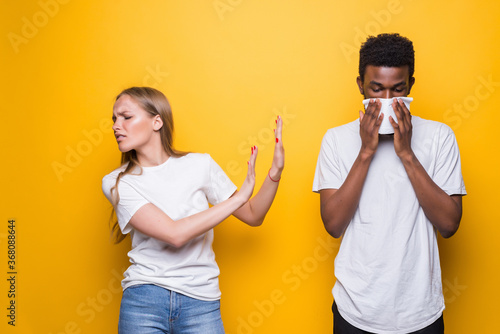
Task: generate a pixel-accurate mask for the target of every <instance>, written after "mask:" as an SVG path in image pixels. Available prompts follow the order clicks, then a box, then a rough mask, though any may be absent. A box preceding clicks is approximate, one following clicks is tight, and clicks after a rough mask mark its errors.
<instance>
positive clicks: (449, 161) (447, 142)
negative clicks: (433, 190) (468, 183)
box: [433, 124, 467, 195]
mask: <svg viewBox="0 0 500 334" xmlns="http://www.w3.org/2000/svg"><path fill="white" fill-rule="evenodd" d="M433 180H434V182H435V183H436V184H437V185H438V186H439V187H440V188H441V189H443V191H444V192H446V193H447V194H448V195H466V194H467V192H466V190H465V185H464V180H463V177H462V165H461V162H460V151H459V149H458V144H457V141H456V138H455V134H454V133H453V131H452V130H451V128H449V127H448V126H447V125H444V124H443V126H442V128H441V129H440V146H439V148H438V152H437V157H436V168H435V172H434V176H433Z"/></svg>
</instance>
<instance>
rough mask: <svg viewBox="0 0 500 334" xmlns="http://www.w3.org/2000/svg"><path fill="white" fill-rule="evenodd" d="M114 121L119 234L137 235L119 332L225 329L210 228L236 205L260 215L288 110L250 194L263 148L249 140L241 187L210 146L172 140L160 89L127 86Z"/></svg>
mask: <svg viewBox="0 0 500 334" xmlns="http://www.w3.org/2000/svg"><path fill="white" fill-rule="evenodd" d="M113 121H114V125H113V131H114V133H115V137H116V141H117V142H118V148H119V150H120V151H121V152H122V163H123V164H122V166H121V167H120V168H118V169H116V170H115V171H113V172H111V173H110V174H108V175H106V176H105V177H104V178H103V181H102V187H103V192H104V194H105V195H106V197H107V198H108V200H109V201H110V202H111V203H112V204H113V207H114V210H115V212H116V216H117V218H118V220H117V222H115V225H114V226H113V231H114V232H115V233H117V234H118V236H117V240H118V241H121V240H122V239H123V238H124V235H125V234H127V233H130V234H131V237H132V250H131V251H130V252H129V253H128V255H129V257H130V262H131V263H132V264H131V265H130V267H129V268H128V269H127V270H126V272H125V274H124V276H125V278H124V280H123V281H122V286H123V289H124V292H123V297H122V302H121V307H120V319H119V325H118V327H119V333H122V334H127V333H205V334H207V333H224V328H223V325H222V320H221V316H220V303H219V299H220V290H219V285H218V274H219V268H218V267H217V264H216V262H215V256H214V253H213V250H212V241H213V230H212V228H213V227H215V226H216V225H218V224H219V223H221V222H222V221H223V220H224V219H226V218H227V217H229V216H230V215H231V214H232V215H234V216H235V217H237V218H238V219H240V220H241V221H243V222H245V223H247V224H248V225H250V226H259V225H260V224H262V222H263V220H264V217H265V215H266V213H267V211H268V210H269V208H270V207H271V204H272V202H273V200H274V197H275V195H276V191H277V189H278V184H279V180H280V178H281V172H282V170H283V167H284V150H283V144H282V141H281V129H282V120H281V118H280V117H278V119H277V121H276V127H277V128H276V131H275V133H276V145H275V150H274V158H273V162H272V165H271V168H270V169H269V173H268V176H267V177H266V179H265V181H264V183H263V184H262V187H261V188H260V190H259V192H258V193H257V194H256V195H255V196H254V197H252V198H251V196H252V193H253V190H254V186H255V160H256V158H257V152H258V148H257V147H255V146H254V147H252V148H251V155H250V159H249V161H248V172H247V175H246V179H245V181H244V182H243V185H242V186H241V189H240V191H237V190H236V186H235V185H234V184H233V183H232V182H231V180H229V178H228V177H227V176H226V174H225V173H224V172H223V171H222V169H221V168H220V167H219V166H218V165H217V164H216V163H215V162H214V161H213V160H212V158H211V157H210V156H209V155H208V154H197V153H184V152H179V151H177V150H175V149H174V148H173V146H172V137H173V136H172V134H173V128H174V127H173V119H172V113H171V110H170V105H169V103H168V101H167V99H166V97H165V96H164V95H163V94H162V93H161V92H159V91H158V90H156V89H153V88H148V87H132V88H129V89H126V90H124V91H123V92H121V93H120V94H119V95H118V96H117V98H116V101H115V104H114V107H113ZM209 203H210V204H212V205H213V206H212V207H210V208H209ZM122 233H123V234H122Z"/></svg>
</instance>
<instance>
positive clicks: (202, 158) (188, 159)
mask: <svg viewBox="0 0 500 334" xmlns="http://www.w3.org/2000/svg"><path fill="white" fill-rule="evenodd" d="M176 160H178V161H179V162H185V163H203V162H207V161H210V160H212V157H211V156H210V154H208V153H196V152H194V153H193V152H190V153H188V154H186V155H183V156H181V157H177V158H176Z"/></svg>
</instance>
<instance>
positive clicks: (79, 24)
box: [0, 0, 500, 334]
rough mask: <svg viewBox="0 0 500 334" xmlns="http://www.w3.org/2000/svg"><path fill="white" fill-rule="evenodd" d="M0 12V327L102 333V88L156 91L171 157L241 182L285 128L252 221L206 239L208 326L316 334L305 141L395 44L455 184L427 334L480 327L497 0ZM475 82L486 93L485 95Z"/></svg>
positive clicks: (110, 281) (494, 217)
mask: <svg viewBox="0 0 500 334" xmlns="http://www.w3.org/2000/svg"><path fill="white" fill-rule="evenodd" d="M2 7H3V8H2V11H1V14H0V37H1V38H0V48H1V49H0V50H1V52H0V57H1V59H0V69H1V70H0V73H1V78H2V82H1V84H0V85H1V88H0V98H1V99H0V105H1V118H2V121H1V122H0V124H1V125H0V126H1V131H0V136H1V138H0V139H1V140H0V142H1V145H2V156H3V158H2V164H1V172H0V175H1V196H2V198H1V206H0V207H1V214H0V218H1V224H0V240H1V247H0V249H1V250H0V259H1V260H0V268H2V272H1V274H0V278H1V279H0V310H1V311H0V316H1V317H0V319H2V320H1V322H0V332H2V333H47V334H49V333H52V334H56V333H114V332H116V327H117V320H118V310H119V302H120V298H121V291H120V289H119V285H118V280H119V278H118V277H119V276H121V273H122V272H123V269H124V268H125V267H126V266H127V263H128V259H127V256H126V252H127V249H128V247H129V242H125V243H122V244H120V245H118V246H115V245H113V244H112V243H111V242H110V241H109V230H108V218H109V214H110V204H109V203H108V202H107V201H106V199H105V197H104V196H103V195H102V192H101V178H102V176H103V175H105V174H107V173H108V172H110V171H111V170H113V169H114V168H116V167H117V166H118V165H119V159H120V153H119V151H118V149H117V145H116V142H115V140H114V137H113V135H112V132H111V131H110V118H111V109H112V104H113V100H114V97H115V96H116V94H117V93H119V91H121V90H122V89H124V88H127V87H129V86H132V85H150V86H153V87H156V88H158V89H160V90H161V91H163V92H164V93H165V94H166V95H167V97H168V98H169V100H170V102H171V104H172V107H173V112H174V119H175V123H176V146H177V148H179V149H182V150H189V151H195V152H208V153H210V154H211V155H212V157H214V158H215V160H216V161H217V162H218V163H219V165H220V166H221V167H222V168H223V169H224V170H225V171H226V172H227V174H228V175H229V176H230V177H231V179H232V180H233V182H235V183H236V184H237V185H240V184H241V183H242V181H243V179H244V175H245V168H246V161H247V159H248V156H249V153H250V146H251V145H257V146H259V148H260V152H259V157H258V163H257V173H258V183H259V185H260V183H261V182H262V181H263V180H264V178H265V177H266V173H267V170H268V168H269V166H270V163H271V159H272V146H273V145H272V144H273V141H272V139H273V138H272V136H271V135H270V134H271V133H272V129H273V120H274V118H275V116H276V114H278V113H279V114H281V115H282V116H283V118H284V121H285V128H284V143H285V148H286V168H285V171H284V174H283V179H282V181H281V185H280V189H279V193H278V195H277V198H276V200H275V203H274V205H273V207H272V209H271V211H270V212H269V214H268V216H267V219H266V221H265V223H264V225H263V226H262V227H260V228H255V229H252V228H250V227H247V226H245V225H244V224H242V223H240V222H239V221H237V220H236V219H234V218H230V219H228V220H227V221H225V222H223V223H222V224H221V225H220V226H218V227H217V228H216V231H215V234H216V237H215V243H214V249H215V252H216V255H217V261H218V263H219V266H220V268H221V276H220V283H221V290H222V294H223V296H222V316H223V321H224V323H225V327H226V331H227V333H229V334H236V333H245V334H248V333H331V328H332V316H331V311H330V307H331V303H332V297H331V292H330V290H331V288H332V286H333V283H334V276H333V261H334V256H335V254H336V251H337V249H338V245H339V240H335V239H333V238H330V237H329V236H328V235H327V233H326V232H325V230H324V228H323V226H322V223H321V220H320V215H319V195H317V194H314V193H312V192H311V187H312V180H313V175H314V168H315V164H316V159H317V155H318V152H319V148H320V143H321V139H322V137H323V135H324V133H325V131H326V130H327V129H328V128H331V127H334V126H337V125H340V124H343V123H346V122H348V121H351V120H354V119H355V118H356V117H357V114H358V110H359V109H360V108H362V104H361V100H362V96H361V95H360V94H359V92H358V89H357V87H356V85H355V78H356V76H357V65H358V49H359V43H360V41H361V40H364V39H365V38H366V35H367V34H377V33H380V32H399V33H401V34H402V35H404V36H407V37H409V38H410V39H411V40H413V42H414V46H415V49H416V73H415V77H416V84H415V86H414V89H413V91H412V94H411V96H413V97H414V98H415V101H414V102H413V104H412V113H413V114H416V115H420V116H421V117H424V118H429V119H434V120H437V121H442V122H445V123H447V124H448V125H450V126H451V127H452V128H453V130H454V131H455V134H456V137H457V140H458V143H459V146H460V149H461V155H462V168H463V175H464V179H465V183H466V187H467V191H468V193H469V194H468V196H466V197H465V198H464V216H463V219H462V225H461V227H460V229H459V231H458V233H457V234H456V235H455V236H454V237H453V238H451V239H448V240H444V239H442V238H440V240H439V244H440V251H441V259H442V270H443V289H444V295H445V299H446V303H447V308H446V310H445V325H446V328H447V333H498V332H499V331H500V322H499V321H498V313H499V311H500V307H499V306H498V305H499V300H500V298H499V297H500V289H499V277H500V263H499V262H500V261H499V254H500V246H499V244H500V243H499V242H498V238H499V224H498V223H499V221H500V215H499V210H498V189H499V186H500V182H499V177H498V170H499V169H498V163H499V159H498V153H499V149H498V133H499V132H498V124H499V122H500V117H499V112H498V105H500V68H499V62H498V58H499V49H500V48H499V44H500V43H498V41H499V40H500V33H499V32H500V31H499V26H498V16H499V13H500V11H499V10H500V3H499V2H498V1H493V0H491V1H480V0H478V1H465V0H462V1H430V0H418V1H417V0H413V1H411V0H399V1H398V0H384V1H372V0H370V1H326V0H318V1H305V0H303V1H299V0H286V1H285V0H282V1H277V0H267V1H257V0H220V1H213V0H207V1H165V0H161V1H160V0H147V1H96V0H88V1H78V0H73V1H71V0H69V1H68V0H64V1H63V0H59V1H56V0H41V1H15V2H9V3H8V4H4V5H3V6H2ZM488 82H489V83H488ZM12 218H13V219H15V220H16V224H17V246H18V250H17V251H18V252H17V260H16V261H17V263H16V265H17V267H16V270H17V272H18V274H17V282H16V283H17V286H16V293H17V294H16V306H17V309H16V316H17V318H16V326H15V327H12V326H9V325H7V321H8V320H9V319H8V318H7V317H6V315H7V313H8V311H7V307H8V305H9V304H8V303H9V299H8V298H7V292H8V289H9V287H8V285H7V278H8V277H7V276H8V275H7V271H8V270H7V246H6V242H7V225H8V223H7V221H8V219H12Z"/></svg>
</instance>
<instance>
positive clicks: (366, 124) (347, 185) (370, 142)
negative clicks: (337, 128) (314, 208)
mask: <svg viewBox="0 0 500 334" xmlns="http://www.w3.org/2000/svg"><path fill="white" fill-rule="evenodd" d="M381 105H382V104H381V102H380V101H378V100H373V102H372V101H370V103H369V104H368V107H367V108H366V112H365V113H364V114H363V112H362V111H360V112H359V118H360V126H359V133H360V136H361V149H360V151H359V154H358V156H357V158H356V160H355V161H354V164H353V165H352V167H351V170H350V171H349V174H348V175H347V177H346V180H345V181H344V183H343V184H342V186H340V188H339V189H322V190H320V201H321V219H322V220H323V224H324V225H325V229H326V230H327V231H328V233H329V234H330V235H331V236H333V237H334V238H339V237H340V236H341V235H342V234H343V233H344V231H345V229H346V228H347V225H349V222H350V221H351V219H352V217H353V216H354V213H355V212H356V209H357V207H358V204H359V199H360V198H361V191H362V190H363V185H364V183H365V180H366V175H367V174H368V169H369V167H370V164H371V161H372V159H373V156H374V155H375V152H376V151H377V147H378V130H379V128H380V125H381V124H382V118H383V116H384V115H383V114H382V115H380V118H379V117H378V116H379V114H380V107H381Z"/></svg>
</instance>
